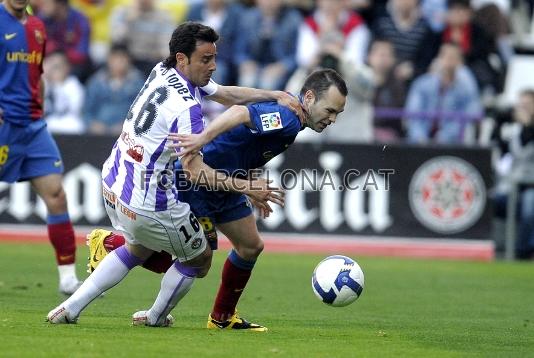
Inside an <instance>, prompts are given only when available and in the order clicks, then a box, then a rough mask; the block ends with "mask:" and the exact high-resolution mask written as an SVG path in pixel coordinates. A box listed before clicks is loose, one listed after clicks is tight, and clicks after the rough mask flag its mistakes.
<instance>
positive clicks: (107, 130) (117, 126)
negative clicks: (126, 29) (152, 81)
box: [84, 45, 144, 135]
mask: <svg viewBox="0 0 534 358" xmlns="http://www.w3.org/2000/svg"><path fill="white" fill-rule="evenodd" d="M143 80H144V77H143V75H142V74H141V72H140V71H139V70H137V69H136V68H135V67H134V66H132V64H131V60H130V55H129V54H128V51H127V49H126V47H125V46H123V45H114V46H113V47H112V48H111V50H110V53H109V55H108V60H107V67H106V68H103V69H101V70H100V71H98V72H97V73H95V74H94V75H93V76H91V78H90V79H89V81H88V83H87V89H86V90H87V95H86V101H85V110H84V115H85V120H86V122H87V126H88V129H89V132H90V133H93V134H109V135H118V134H120V132H121V130H122V124H123V122H124V118H125V116H126V114H127V113H128V110H129V108H130V104H131V103H132V102H133V101H134V99H135V96H136V95H137V92H139V89H140V88H141V87H142V86H143Z"/></svg>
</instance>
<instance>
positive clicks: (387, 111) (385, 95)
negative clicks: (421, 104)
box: [367, 39, 408, 142]
mask: <svg viewBox="0 0 534 358" xmlns="http://www.w3.org/2000/svg"><path fill="white" fill-rule="evenodd" d="M367 62H368V64H369V67H370V68H371V69H372V72H373V83H374V88H375V89H374V94H373V99H372V103H373V106H374V107H375V111H374V139H375V140H376V141H378V142H395V141H398V140H399V139H400V138H402V137H404V131H403V127H402V121H401V118H402V115H400V114H399V112H400V111H401V110H402V109H403V107H404V101H405V100H406V94H407V92H408V84H407V82H406V80H405V79H404V78H402V77H396V72H395V71H394V68H395V63H396V62H397V61H396V58H395V49H394V48H393V44H392V43H391V42H389V41H387V40H382V39H377V40H374V41H373V43H372V45H371V47H370V49H369V55H368V58H367Z"/></svg>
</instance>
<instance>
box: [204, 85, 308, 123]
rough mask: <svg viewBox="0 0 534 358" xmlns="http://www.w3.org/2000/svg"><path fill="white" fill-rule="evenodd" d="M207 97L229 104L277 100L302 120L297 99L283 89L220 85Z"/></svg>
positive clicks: (300, 106)
mask: <svg viewBox="0 0 534 358" xmlns="http://www.w3.org/2000/svg"><path fill="white" fill-rule="evenodd" d="M207 98H209V99H211V100H213V101H215V102H219V103H221V104H224V105H225V106H231V105H234V104H246V103H252V102H265V101H277V102H278V104H279V105H281V106H284V107H288V108H289V109H291V111H293V112H295V114H296V115H297V116H299V117H300V119H301V120H304V119H305V117H304V110H303V109H302V105H301V103H300V102H299V100H298V99H297V98H295V97H293V96H292V95H290V94H289V93H287V92H284V91H268V90H262V89H257V88H249V87H238V86H220V85H219V87H218V88H217V92H215V93H214V94H212V95H210V96H208V97H207Z"/></svg>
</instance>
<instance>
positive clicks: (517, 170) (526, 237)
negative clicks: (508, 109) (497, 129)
mask: <svg viewBox="0 0 534 358" xmlns="http://www.w3.org/2000/svg"><path fill="white" fill-rule="evenodd" d="M513 118H514V122H513V123H512V124H509V125H507V126H503V127H502V128H501V138H500V139H501V140H503V141H504V142H506V143H507V144H508V152H507V153H505V154H504V155H503V156H502V157H501V159H500V161H499V163H498V165H497V174H498V181H497V187H496V195H495V209H496V213H497V216H501V217H505V215H506V205H507V199H508V195H509V194H510V190H511V189H512V187H513V184H516V183H521V182H530V183H531V184H529V185H519V186H518V190H519V215H518V221H519V226H518V233H517V234H518V235H517V241H516V256H517V257H518V258H520V259H531V258H534V90H525V91H523V92H522V93H521V95H520V96H519V100H518V102H517V103H516V105H515V109H514V112H513Z"/></svg>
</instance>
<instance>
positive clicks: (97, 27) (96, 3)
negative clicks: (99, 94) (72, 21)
mask: <svg viewBox="0 0 534 358" xmlns="http://www.w3.org/2000/svg"><path fill="white" fill-rule="evenodd" d="M36 1H39V0H36ZM125 2H126V0H70V4H71V6H72V7H73V8H75V9H77V10H80V11H81V12H82V13H83V14H84V15H85V16H87V19H88V20H89V25H90V26H91V42H90V44H89V54H90V56H91V60H92V61H93V65H94V66H96V67H100V65H102V64H104V63H105V62H106V57H107V54H108V51H109V48H110V44H111V34H110V33H111V32H112V30H111V28H110V27H109V17H110V15H111V13H112V11H113V9H114V8H115V7H117V6H119V5H122V4H124V3H125Z"/></svg>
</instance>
